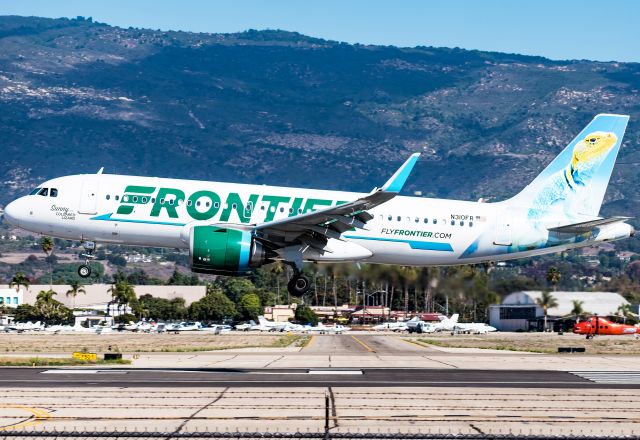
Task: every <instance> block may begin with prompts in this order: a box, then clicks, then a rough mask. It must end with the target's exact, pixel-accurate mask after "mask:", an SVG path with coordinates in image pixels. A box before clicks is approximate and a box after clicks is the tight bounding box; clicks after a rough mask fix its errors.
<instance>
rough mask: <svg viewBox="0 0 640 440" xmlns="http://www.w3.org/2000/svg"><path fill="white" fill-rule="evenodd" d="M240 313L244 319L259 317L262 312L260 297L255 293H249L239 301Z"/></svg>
mask: <svg viewBox="0 0 640 440" xmlns="http://www.w3.org/2000/svg"><path fill="white" fill-rule="evenodd" d="M238 314H239V315H240V318H242V319H244V320H249V319H254V320H255V319H257V318H258V315H261V314H262V305H261V304H260V298H259V297H258V295H256V294H255V293H247V294H245V295H243V296H242V297H241V298H240V300H239V301H238Z"/></svg>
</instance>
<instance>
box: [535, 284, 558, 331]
mask: <svg viewBox="0 0 640 440" xmlns="http://www.w3.org/2000/svg"><path fill="white" fill-rule="evenodd" d="M536 304H538V305H539V306H540V307H542V310H543V311H544V330H545V331H546V330H547V313H548V311H549V309H550V308H552V307H558V301H557V300H556V299H555V297H554V296H553V295H551V292H549V291H546V290H545V291H543V292H542V296H540V298H538V299H536Z"/></svg>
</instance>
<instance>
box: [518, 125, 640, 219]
mask: <svg viewBox="0 0 640 440" xmlns="http://www.w3.org/2000/svg"><path fill="white" fill-rule="evenodd" d="M628 121H629V116H625V115H610V114H599V115H597V116H596V117H595V118H593V120H592V121H591V122H590V123H589V124H588V125H587V126H586V127H585V128H584V129H583V130H582V131H581V132H580V134H579V135H578V136H576V138H575V139H573V141H571V143H569V145H567V147H566V148H565V149H564V150H562V152H561V153H560V154H559V155H558V156H557V157H556V158H555V159H554V160H553V161H552V162H551V163H550V164H549V165H548V166H547V168H545V169H544V171H542V173H540V174H539V175H538V177H536V178H535V179H534V180H533V181H532V182H531V183H530V184H529V185H527V186H526V187H525V188H524V189H523V190H522V191H521V192H520V193H519V194H517V195H516V196H515V197H513V198H512V199H511V200H510V201H509V203H511V204H513V205H515V206H523V207H527V208H529V215H530V217H542V216H548V215H549V214H553V213H555V214H559V216H561V217H566V216H569V217H574V216H576V215H584V216H592V217H596V216H598V213H599V212H600V206H601V205H602V200H603V199H604V194H605V191H606V190H607V185H608V184H609V179H610V177H611V172H612V171H613V166H614V164H615V161H616V157H617V155H618V151H619V150H620V144H621V143H622V138H623V136H624V132H625V130H626V128H627V122H628Z"/></svg>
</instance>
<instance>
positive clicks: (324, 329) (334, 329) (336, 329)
mask: <svg viewBox="0 0 640 440" xmlns="http://www.w3.org/2000/svg"><path fill="white" fill-rule="evenodd" d="M350 330H351V327H345V326H344V325H341V324H334V325H332V326H326V325H324V324H323V323H321V322H319V323H318V325H316V326H305V327H304V331H305V332H306V333H319V334H326V333H329V334H334V335H340V334H342V333H344V332H348V331H350Z"/></svg>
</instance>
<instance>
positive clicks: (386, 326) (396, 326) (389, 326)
mask: <svg viewBox="0 0 640 440" xmlns="http://www.w3.org/2000/svg"><path fill="white" fill-rule="evenodd" d="M371 329H372V330H376V331H379V330H389V331H392V332H403V331H406V330H407V323H406V322H383V323H380V324H377V325H374V326H373V327H371Z"/></svg>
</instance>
